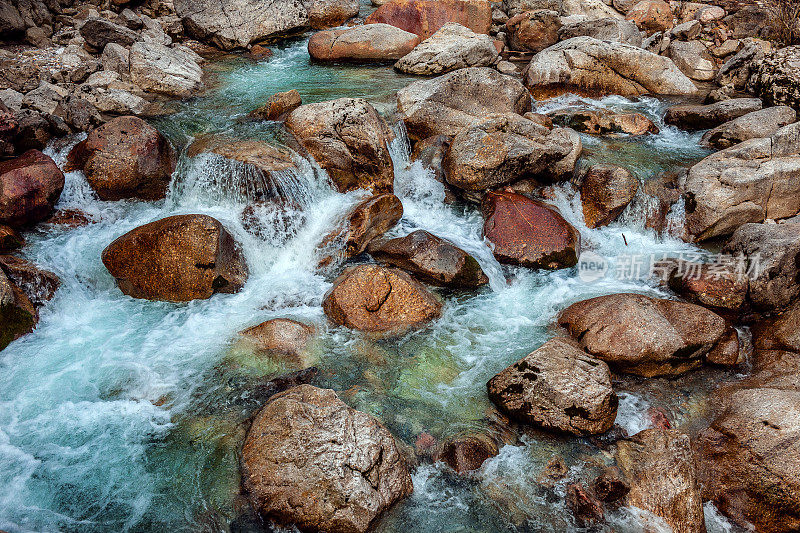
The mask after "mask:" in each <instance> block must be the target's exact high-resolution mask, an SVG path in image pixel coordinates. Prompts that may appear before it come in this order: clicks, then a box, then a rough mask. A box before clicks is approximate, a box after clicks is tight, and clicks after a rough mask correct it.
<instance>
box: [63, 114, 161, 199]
mask: <svg viewBox="0 0 800 533" xmlns="http://www.w3.org/2000/svg"><path fill="white" fill-rule="evenodd" d="M67 160H68V161H67V168H66V170H83V172H84V174H86V180H87V181H88V182H89V185H90V186H91V187H92V189H94V190H95V192H96V193H97V195H98V196H99V197H100V199H101V200H121V199H123V198H138V199H141V200H158V199H161V198H164V196H165V195H166V193H167V188H168V187H169V182H170V179H171V177H172V172H173V171H174V170H175V163H176V158H175V152H174V151H173V149H172V146H171V145H170V144H169V141H167V139H166V138H165V137H164V136H163V135H161V133H159V132H158V130H156V129H155V128H153V127H152V126H150V125H149V124H148V123H147V122H145V121H144V120H142V119H140V118H137V117H118V118H115V119H113V120H111V121H109V122H106V123H105V124H103V125H102V126H100V127H99V128H96V129H94V130H93V131H92V132H91V133H89V136H88V137H87V138H86V139H85V140H83V141H81V142H80V143H78V144H77V145H76V146H75V148H73V149H72V151H71V152H70V153H69V156H68V158H67Z"/></svg>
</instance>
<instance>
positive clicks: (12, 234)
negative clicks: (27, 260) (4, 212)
mask: <svg viewBox="0 0 800 533" xmlns="http://www.w3.org/2000/svg"><path fill="white" fill-rule="evenodd" d="M24 245H25V239H24V238H23V237H22V235H20V234H19V232H18V231H17V230H15V229H14V228H11V227H9V226H3V225H0V253H3V254H6V253H8V252H12V251H14V250H16V249H18V248H22V247H23V246H24Z"/></svg>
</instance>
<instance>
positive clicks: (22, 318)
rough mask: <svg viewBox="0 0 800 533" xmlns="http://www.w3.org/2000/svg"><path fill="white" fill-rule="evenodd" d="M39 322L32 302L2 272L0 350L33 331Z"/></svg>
mask: <svg viewBox="0 0 800 533" xmlns="http://www.w3.org/2000/svg"><path fill="white" fill-rule="evenodd" d="M37 321H38V316H37V314H36V309H35V308H34V307H33V304H32V303H31V301H30V300H29V299H28V297H27V296H25V293H23V292H22V291H21V290H20V289H19V287H17V286H16V285H14V284H13V283H12V282H11V281H9V279H8V278H7V277H6V275H5V273H4V272H3V271H2V270H0V350H3V349H5V347H6V346H8V344H9V343H10V342H11V341H13V340H16V339H18V338H20V337H22V336H23V335H27V334H28V333H30V332H31V331H33V328H35V327H36V322H37Z"/></svg>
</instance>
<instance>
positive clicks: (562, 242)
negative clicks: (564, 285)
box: [481, 192, 580, 269]
mask: <svg viewBox="0 0 800 533" xmlns="http://www.w3.org/2000/svg"><path fill="white" fill-rule="evenodd" d="M481 211H482V213H483V219H484V225H483V234H484V236H485V237H486V238H487V239H489V241H490V242H491V243H492V245H493V246H494V256H495V257H496V258H497V260H498V261H500V262H501V263H508V264H512V265H521V266H525V267H530V268H548V269H556V268H566V267H571V266H574V265H576V264H577V262H578V250H579V248H580V234H579V233H578V232H577V231H576V230H575V228H573V227H572V226H571V225H570V224H569V223H568V222H567V221H566V220H564V217H562V216H561V215H560V214H559V212H558V211H557V210H556V209H555V208H553V207H550V206H548V205H546V204H544V203H542V202H537V201H535V200H531V199H530V198H527V197H525V196H522V195H521V194H515V193H508V192H489V193H487V194H486V195H485V196H484V199H483V203H482V204H481Z"/></svg>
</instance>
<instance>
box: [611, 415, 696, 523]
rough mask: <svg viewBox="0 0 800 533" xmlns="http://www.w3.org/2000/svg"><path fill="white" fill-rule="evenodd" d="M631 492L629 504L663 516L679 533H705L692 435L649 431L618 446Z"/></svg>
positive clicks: (617, 457) (621, 464)
mask: <svg viewBox="0 0 800 533" xmlns="http://www.w3.org/2000/svg"><path fill="white" fill-rule="evenodd" d="M615 459H616V461H617V465H618V466H619V468H620V470H621V471H622V473H623V475H624V476H625V479H626V481H627V483H628V484H629V485H630V491H629V492H628V494H627V496H626V497H625V499H624V500H623V501H624V503H625V504H626V505H632V506H634V507H638V508H639V509H644V510H645V511H649V512H651V513H653V514H654V515H656V516H658V517H661V518H663V519H664V521H665V522H666V523H667V525H669V527H670V528H672V531H674V532H675V533H705V530H706V528H705V520H704V516H703V499H702V497H701V494H700V485H699V483H698V479H697V470H696V467H695V457H694V454H693V453H692V448H691V442H690V439H689V435H686V434H685V433H681V432H679V431H677V430H671V429H647V430H645V431H642V432H639V433H637V434H636V435H634V436H633V437H630V438H628V439H624V440H621V441H619V442H618V443H617V451H616V455H615Z"/></svg>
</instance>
